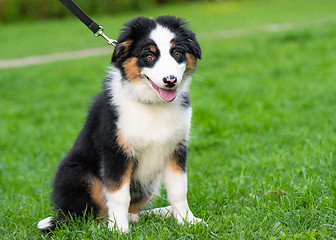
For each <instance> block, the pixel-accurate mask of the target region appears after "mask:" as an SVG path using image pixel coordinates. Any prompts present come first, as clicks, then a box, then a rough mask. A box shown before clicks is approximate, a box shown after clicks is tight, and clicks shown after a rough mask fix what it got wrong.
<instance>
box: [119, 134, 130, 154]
mask: <svg viewBox="0 0 336 240" xmlns="http://www.w3.org/2000/svg"><path fill="white" fill-rule="evenodd" d="M116 134H117V142H118V144H119V146H120V147H121V148H122V149H123V150H124V152H125V153H130V152H131V150H132V149H131V146H130V144H129V143H127V142H126V141H125V139H124V137H123V135H122V133H121V130H120V129H118V130H117V133H116Z"/></svg>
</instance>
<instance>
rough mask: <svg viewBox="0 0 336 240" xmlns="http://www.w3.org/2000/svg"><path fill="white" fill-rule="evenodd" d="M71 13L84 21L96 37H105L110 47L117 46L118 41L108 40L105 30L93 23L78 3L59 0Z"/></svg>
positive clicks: (70, 0) (69, 0)
mask: <svg viewBox="0 0 336 240" xmlns="http://www.w3.org/2000/svg"><path fill="white" fill-rule="evenodd" d="M59 1H60V2H61V3H62V4H63V5H64V6H65V7H66V8H67V9H69V11H70V12H72V13H73V14H74V15H75V16H76V17H77V18H78V19H79V20H81V21H82V23H84V24H85V25H86V26H87V27H88V28H89V29H90V30H91V32H93V34H94V35H95V36H96V37H99V36H101V37H103V38H104V39H105V40H106V41H107V43H108V44H109V45H113V46H114V47H115V46H116V43H117V41H116V40H113V39H110V38H108V37H107V36H106V35H105V34H104V32H103V31H104V29H103V27H102V26H99V25H98V24H97V23H96V22H95V21H93V20H92V19H91V18H90V17H89V16H88V15H87V14H86V13H85V12H84V11H83V10H82V9H80V7H78V5H77V4H76V3H74V2H73V1H72V0H59Z"/></svg>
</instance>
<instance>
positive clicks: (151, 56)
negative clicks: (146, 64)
mask: <svg viewBox="0 0 336 240" xmlns="http://www.w3.org/2000/svg"><path fill="white" fill-rule="evenodd" d="M146 59H147V60H148V61H153V60H154V56H153V54H148V55H147V56H146Z"/></svg>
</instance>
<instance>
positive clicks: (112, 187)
mask: <svg viewBox="0 0 336 240" xmlns="http://www.w3.org/2000/svg"><path fill="white" fill-rule="evenodd" d="M133 165H134V164H133V161H130V162H129V164H128V167H127V169H126V171H125V173H124V176H122V177H121V180H120V182H116V181H112V180H107V181H106V185H107V186H106V191H107V192H108V193H114V192H116V191H118V190H119V189H120V188H121V187H122V186H124V184H125V183H127V182H129V181H130V180H131V175H132V171H133Z"/></svg>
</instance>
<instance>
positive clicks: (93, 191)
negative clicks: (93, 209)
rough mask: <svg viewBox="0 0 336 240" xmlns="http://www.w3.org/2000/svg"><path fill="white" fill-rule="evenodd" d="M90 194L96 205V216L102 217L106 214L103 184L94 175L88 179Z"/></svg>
mask: <svg viewBox="0 0 336 240" xmlns="http://www.w3.org/2000/svg"><path fill="white" fill-rule="evenodd" d="M89 185H90V195H91V198H92V200H93V202H94V203H95V204H96V205H97V207H98V210H97V218H100V217H104V216H105V215H106V214H107V207H106V199H105V196H104V194H103V189H104V184H103V182H102V181H101V180H99V179H98V178H97V177H95V176H91V177H90V180H89Z"/></svg>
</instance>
